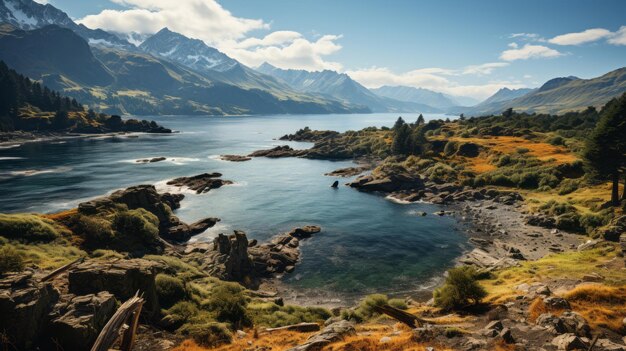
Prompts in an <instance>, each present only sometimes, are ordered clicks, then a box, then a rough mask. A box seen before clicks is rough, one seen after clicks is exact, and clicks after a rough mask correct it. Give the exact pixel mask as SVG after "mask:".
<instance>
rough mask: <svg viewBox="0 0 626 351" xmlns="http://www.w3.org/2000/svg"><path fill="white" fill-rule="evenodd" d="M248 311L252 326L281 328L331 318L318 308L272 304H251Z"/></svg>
mask: <svg viewBox="0 0 626 351" xmlns="http://www.w3.org/2000/svg"><path fill="white" fill-rule="evenodd" d="M247 309H248V311H249V313H250V315H251V318H252V319H253V320H254V325H257V326H258V325H264V326H268V327H282V326H285V325H290V324H298V323H303V322H306V323H318V322H323V321H325V320H326V319H328V318H330V317H331V313H330V312H329V311H328V310H327V309H324V308H320V307H301V306H291V305H287V306H278V305H276V304H275V303H273V302H252V303H250V304H249V305H248V308H247Z"/></svg>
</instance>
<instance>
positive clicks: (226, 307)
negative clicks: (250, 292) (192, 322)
mask: <svg viewBox="0 0 626 351" xmlns="http://www.w3.org/2000/svg"><path fill="white" fill-rule="evenodd" d="M244 290H245V289H244V288H243V287H242V286H241V285H239V284H233V283H230V284H229V283H224V284H221V285H217V286H216V287H214V288H213V289H212V291H211V296H210V297H209V299H208V300H207V301H206V303H204V304H203V305H202V307H203V308H204V309H207V310H209V311H211V312H213V313H214V315H215V317H216V319H217V320H218V321H220V322H223V323H228V324H230V325H231V326H232V327H233V328H234V329H242V328H244V327H250V326H252V319H251V318H250V316H249V314H248V311H247V309H246V306H247V304H248V301H247V298H246V296H245V294H244Z"/></svg>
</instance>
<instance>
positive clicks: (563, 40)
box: [548, 28, 613, 45]
mask: <svg viewBox="0 0 626 351" xmlns="http://www.w3.org/2000/svg"><path fill="white" fill-rule="evenodd" d="M612 35H613V33H611V31H610V30H607V29H604V28H592V29H587V30H585V31H582V32H578V33H567V34H562V35H557V36H556V37H554V38H552V39H550V40H548V41H549V42H550V43H552V44H557V45H580V44H584V43H589V42H593V41H596V40H600V39H603V38H608V37H610V36H612Z"/></svg>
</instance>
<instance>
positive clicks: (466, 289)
mask: <svg viewBox="0 0 626 351" xmlns="http://www.w3.org/2000/svg"><path fill="white" fill-rule="evenodd" d="M477 275H478V273H477V272H476V269H474V268H473V267H469V266H462V267H456V268H452V269H451V270H449V271H448V276H447V277H446V281H445V283H444V285H443V286H442V287H441V288H439V289H437V290H435V292H434V294H433V297H434V299H435V306H437V307H440V308H442V309H444V310H451V309H460V308H464V307H466V306H468V305H470V304H478V303H480V301H481V300H482V299H483V298H484V297H485V296H487V292H486V291H485V289H484V288H483V287H482V286H481V285H480V284H479V283H478V281H477V279H478V277H477Z"/></svg>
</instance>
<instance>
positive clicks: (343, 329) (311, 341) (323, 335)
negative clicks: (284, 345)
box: [287, 320, 356, 351]
mask: <svg viewBox="0 0 626 351" xmlns="http://www.w3.org/2000/svg"><path fill="white" fill-rule="evenodd" d="M354 334H356V330H355V329H354V325H353V324H352V323H350V322H348V321H345V320H342V321H339V322H335V323H332V324H330V325H328V326H326V327H324V329H322V331H320V332H319V333H317V334H314V335H312V336H311V337H309V338H308V339H307V341H306V342H305V343H304V344H302V345H298V346H295V347H292V348H290V349H288V350H287V351H314V350H315V351H317V350H321V349H322V348H323V347H324V346H326V345H329V344H331V343H333V342H337V341H340V340H342V339H343V338H344V337H346V336H348V335H354Z"/></svg>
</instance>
